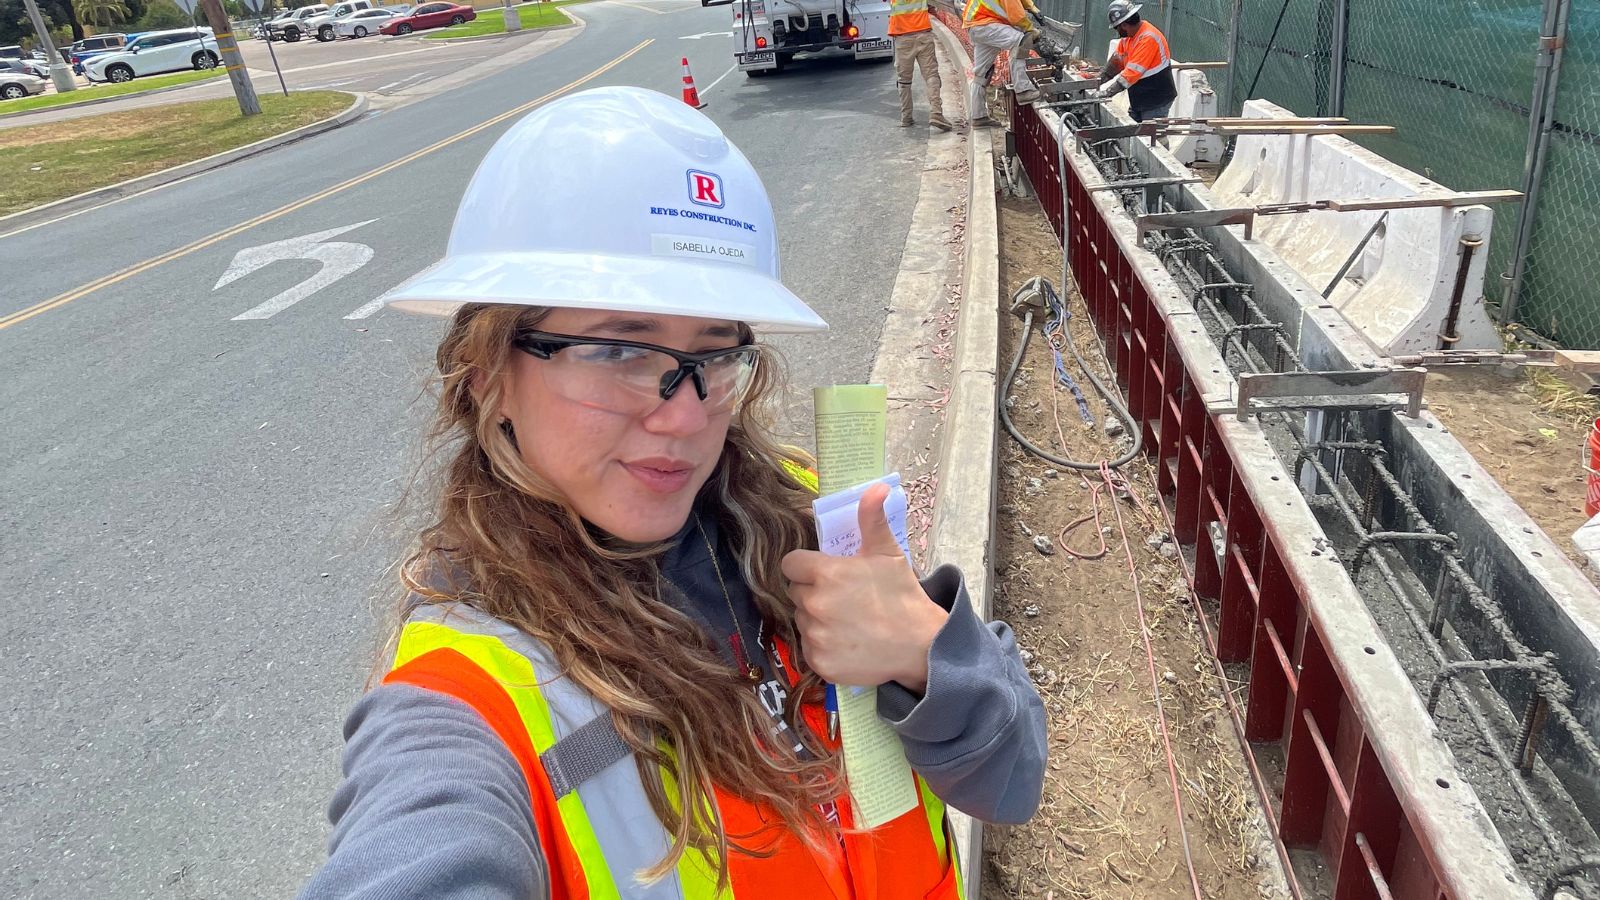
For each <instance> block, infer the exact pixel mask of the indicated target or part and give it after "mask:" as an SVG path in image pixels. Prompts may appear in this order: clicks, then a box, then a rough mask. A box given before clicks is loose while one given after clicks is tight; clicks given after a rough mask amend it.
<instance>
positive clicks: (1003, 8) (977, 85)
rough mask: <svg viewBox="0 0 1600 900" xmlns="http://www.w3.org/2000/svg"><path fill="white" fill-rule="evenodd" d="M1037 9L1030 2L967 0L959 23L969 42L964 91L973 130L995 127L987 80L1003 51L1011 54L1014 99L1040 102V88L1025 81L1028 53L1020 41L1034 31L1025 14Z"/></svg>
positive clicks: (1015, 0)
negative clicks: (967, 78) (967, 80)
mask: <svg viewBox="0 0 1600 900" xmlns="http://www.w3.org/2000/svg"><path fill="white" fill-rule="evenodd" d="M1038 11H1039V8H1038V7H1037V6H1035V5H1034V3H1033V0H967V6H966V9H965V10H964V11H963V12H962V14H961V21H962V23H963V24H964V25H965V26H966V28H967V36H968V37H969V38H971V39H972V84H971V86H970V87H969V89H968V91H967V114H968V115H970V116H971V117H972V124H973V126H974V127H978V128H986V127H988V126H991V125H993V124H995V122H994V118H993V117H991V116H990V115H989V96H988V91H989V81H990V79H992V78H993V77H994V64H995V60H997V59H998V58H999V56H1000V54H1001V53H1002V52H1005V53H1009V54H1011V89H1012V90H1014V91H1016V92H1017V99H1018V100H1020V101H1021V102H1023V103H1032V102H1034V101H1035V100H1038V99H1039V89H1038V88H1037V87H1034V84H1033V81H1032V80H1031V79H1029V78H1028V65H1027V57H1028V52H1027V50H1026V49H1024V47H1023V38H1024V37H1025V36H1026V33H1027V32H1030V31H1032V30H1033V27H1034V25H1033V22H1032V21H1031V20H1030V19H1029V18H1028V13H1037V12H1038Z"/></svg>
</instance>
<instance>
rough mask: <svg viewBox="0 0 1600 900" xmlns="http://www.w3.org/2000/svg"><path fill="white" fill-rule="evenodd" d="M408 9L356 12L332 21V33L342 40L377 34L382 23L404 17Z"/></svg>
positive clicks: (390, 8) (394, 8)
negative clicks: (396, 17)
mask: <svg viewBox="0 0 1600 900" xmlns="http://www.w3.org/2000/svg"><path fill="white" fill-rule="evenodd" d="M407 9H408V7H398V8H397V7H392V6H391V7H386V8H384V9H363V10H357V11H356V12H353V13H351V14H350V15H348V16H344V17H342V18H338V19H334V20H333V33H334V35H335V36H337V37H342V38H363V37H366V36H367V35H369V34H377V33H378V29H380V28H382V27H383V23H385V22H387V21H389V20H390V19H392V18H394V17H395V16H400V15H404V14H405V12H406V10H407Z"/></svg>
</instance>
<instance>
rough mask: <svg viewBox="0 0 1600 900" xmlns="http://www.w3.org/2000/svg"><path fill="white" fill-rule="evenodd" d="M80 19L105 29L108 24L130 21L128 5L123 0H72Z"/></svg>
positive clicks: (99, 28)
mask: <svg viewBox="0 0 1600 900" xmlns="http://www.w3.org/2000/svg"><path fill="white" fill-rule="evenodd" d="M72 8H73V10H74V11H75V12H77V14H78V19H79V20H80V21H82V22H84V23H86V24H89V25H93V26H94V27H95V30H97V31H104V30H105V28H106V26H108V25H113V24H117V23H121V22H126V21H128V7H127V5H126V4H124V3H123V2H122V0H72Z"/></svg>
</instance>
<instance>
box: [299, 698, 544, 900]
mask: <svg viewBox="0 0 1600 900" xmlns="http://www.w3.org/2000/svg"><path fill="white" fill-rule="evenodd" d="M344 736H345V750H344V758H343V765H344V781H343V782H342V783H341V784H340V785H339V788H338V790H337V791H336V792H335V793H334V795H333V802H332V803H330V804H329V806H328V818H329V820H330V821H332V823H333V835H332V837H331V838H330V839H329V841H328V861H327V863H326V864H325V865H324V866H323V868H322V869H321V871H319V872H317V874H316V875H315V876H313V877H312V879H311V881H310V883H308V884H307V885H306V886H305V889H304V890H302V891H301V893H300V897H301V898H302V900H331V898H370V900H378V898H383V900H405V898H412V897H415V898H440V897H444V898H460V900H468V898H470V900H502V898H503V900H513V898H515V900H526V898H536V897H547V896H549V878H548V876H547V873H546V869H545V860H544V854H543V852H542V851H541V850H540V847H539V841H538V836H537V834H536V833H535V829H534V824H533V813H532V803H531V802H530V799H529V795H528V784H527V779H526V778H525V777H524V776H523V774H522V769H521V767H520V766H518V764H517V761H516V758H515V757H513V756H512V755H511V752H510V751H509V750H507V749H506V746H505V744H504V743H503V742H502V741H501V740H500V738H499V736H498V735H496V734H495V733H494V730H493V729H491V728H490V727H489V724H488V723H487V722H485V721H484V720H483V718H482V717H481V716H479V715H478V713H477V712H476V711H474V710H473V709H472V708H471V707H469V706H467V705H466V704H465V703H462V702H461V701H459V700H457V699H455V698H454V697H449V696H446V695H444V694H440V693H436V692H434V691H428V690H423V689H422V688H417V687H412V686H410V685H401V684H395V685H383V686H381V687H378V688H376V689H374V690H372V691H371V692H369V693H368V694H367V695H366V696H365V697H363V698H362V699H361V701H360V702H359V703H357V704H356V706H355V709H354V710H352V711H351V713H350V717H349V719H347V720H346V722H345V726H344Z"/></svg>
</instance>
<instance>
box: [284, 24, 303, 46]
mask: <svg viewBox="0 0 1600 900" xmlns="http://www.w3.org/2000/svg"><path fill="white" fill-rule="evenodd" d="M283 39H284V40H286V41H288V42H289V43H291V44H293V43H296V42H298V41H299V40H300V31H299V30H298V29H295V28H291V29H289V30H288V31H285V32H284V33H283Z"/></svg>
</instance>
